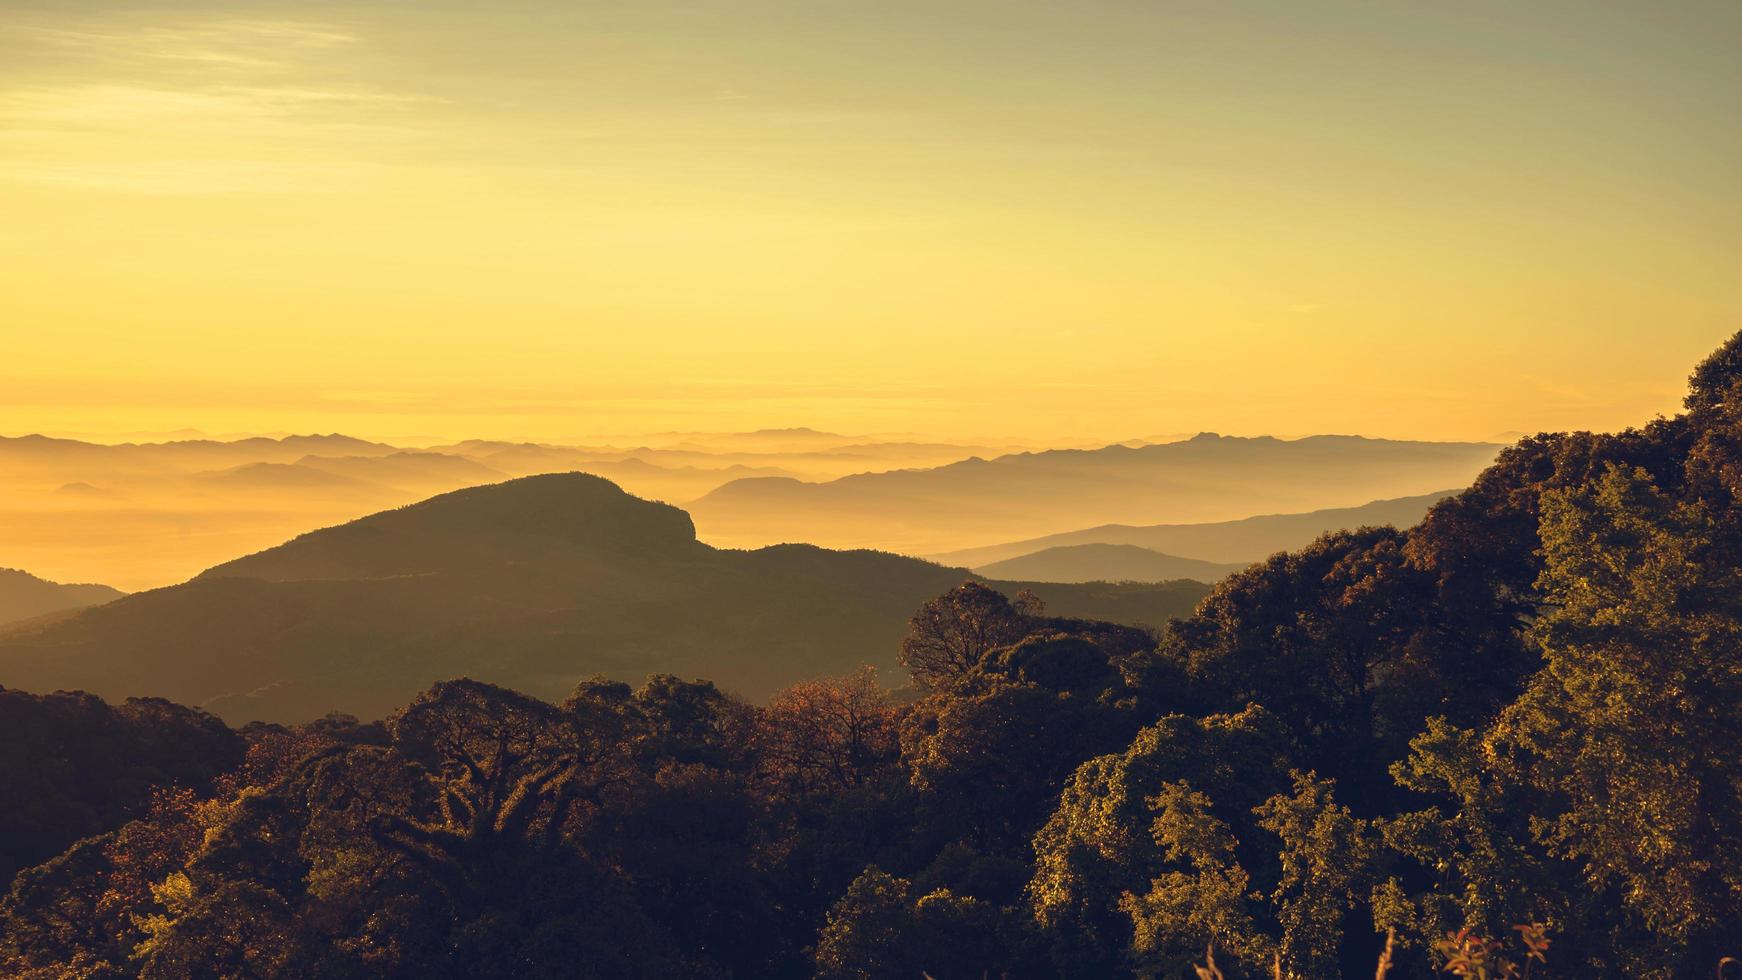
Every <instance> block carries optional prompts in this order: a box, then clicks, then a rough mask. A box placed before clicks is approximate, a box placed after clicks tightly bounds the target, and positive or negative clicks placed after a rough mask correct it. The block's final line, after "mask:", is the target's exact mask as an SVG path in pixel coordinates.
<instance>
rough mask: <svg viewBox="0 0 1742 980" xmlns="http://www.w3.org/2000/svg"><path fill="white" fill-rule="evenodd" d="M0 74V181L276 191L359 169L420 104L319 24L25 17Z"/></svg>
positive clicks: (350, 38) (140, 189)
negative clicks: (366, 69) (118, 24)
mask: <svg viewBox="0 0 1742 980" xmlns="http://www.w3.org/2000/svg"><path fill="white" fill-rule="evenodd" d="M20 37H21V38H22V39H23V42H24V44H25V46H26V47H25V51H24V52H23V53H24V55H26V57H22V58H19V59H17V60H16V61H15V64H17V65H19V66H20V67H17V68H15V69H14V70H12V71H10V72H5V73H0V150H3V151H4V152H3V153H0V157H3V159H0V180H11V181H18V182H26V183H33V184H48V185H55V186H61V187H75V188H87V189H102V190H108V191H125V192H135V193H143V194H178V195H179V194H191V195H212V194H235V193H247V192H250V191H255V192H274V191H278V190H285V189H292V188H297V187H307V186H309V185H310V184H311V182H314V181H322V182H328V181H333V180H334V179H336V178H337V179H339V180H340V181H341V183H342V180H343V177H344V175H345V174H347V173H351V174H361V173H364V172H366V171H368V170H369V169H370V168H369V166H368V165H369V164H370V163H371V161H372V160H373V159H374V158H375V157H378V156H380V155H381V154H383V153H385V152H387V151H390V150H391V149H392V147H393V146H395V145H397V144H398V143H400V142H403V141H404V139H405V138H407V137H408V136H409V135H410V134H411V133H412V131H413V130H412V127H411V126H410V125H409V123H408V120H407V118H405V117H406V112H405V110H408V109H410V108H412V107H414V106H416V105H418V104H420V103H425V102H430V101H433V100H430V99H428V98H425V97H421V96H415V95H410V94H406V93H402V92H395V91H389V90H387V89H384V88H382V87H380V86H378V85H375V84H372V83H370V82H368V81H366V80H364V79H362V78H360V77H358V75H357V72H356V68H357V65H358V62H359V59H360V58H362V57H364V56H365V54H366V45H364V43H363V39H362V38H361V36H360V35H358V34H357V33H356V32H354V31H352V30H351V29H349V28H347V27H344V26H341V25H336V24H331V23H324V22H301V21H289V20H219V21H212V22H204V23H188V24H177V25H168V26H147V27H143V28H140V29H138V30H129V31H125V32H119V31H99V30H90V29H84V28H79V27H60V26H40V25H38V26H34V27H29V28H26V29H25V30H24V31H22V32H21V34H20Z"/></svg>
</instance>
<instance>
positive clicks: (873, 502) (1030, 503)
mask: <svg viewBox="0 0 1742 980" xmlns="http://www.w3.org/2000/svg"><path fill="white" fill-rule="evenodd" d="M1500 448H1501V447H1500V446H1498V445H1492V444H1488V443H1438V442H1399V441H1393V440H1385V439H1364V438H1359V437H1354V436H1312V437H1309V438H1305V439H1296V440H1281V439H1273V438H1268V437H1261V438H1252V439H1247V438H1234V437H1227V436H1218V435H1213V434H1204V435H1200V436H1196V437H1194V438H1192V439H1188V440H1185V441H1183V442H1175V443H1163V444H1158V445H1144V446H1137V447H1130V446H1124V445H1116V446H1106V447H1103V448H1100V449H1095V450H1052V451H1047V452H1038V453H1016V454H1010V455H1005V456H1000V457H997V458H994V459H980V458H974V459H968V460H963V461H960V462H956V463H951V464H948V465H945V466H938V467H933V468H929V469H918V470H892V471H888V472H881V473H866V474H860V475H854V476H847V477H842V478H840V479H836V480H831V481H828V482H823V483H807V482H803V481H799V480H792V479H751V480H737V481H734V482H732V483H728V484H726V485H724V486H722V487H720V488H719V489H717V490H714V491H713V492H712V493H709V494H708V495H707V496H705V497H702V498H701V499H700V500H697V501H695V502H694V503H693V504H691V505H690V511H691V513H692V514H694V515H695V518H696V522H697V525H698V526H699V528H700V530H701V534H702V537H703V539H704V540H707V541H709V542H711V543H714V544H717V545H722V546H735V547H749V546H755V545H761V544H767V543H771V542H775V541H788V540H801V541H811V542H814V543H817V544H822V545H827V546H830V547H855V546H862V545H867V544H870V543H875V544H876V546H878V547H882V548H888V549H893V550H898V551H904V552H907V553H910V554H925V553H937V552H941V551H946V550H949V549H956V548H962V547H966V546H969V545H971V544H974V543H978V542H984V541H987V540H994V541H996V540H999V539H1001V538H1003V539H1011V538H1026V537H1031V536H1033V535H1034V533H1035V532H1036V531H1037V530H1046V529H1053V530H1057V531H1062V530H1065V529H1069V528H1072V527H1081V526H1082V525H1083V524H1084V523H1085V522H1109V523H1122V524H1126V523H1142V524H1152V523H1157V522H1161V521H1167V522H1170V523H1178V522H1204V521H1224V520H1236V519H1239V518H1244V517H1247V516H1249V515H1251V514H1255V513H1256V514H1263V513H1293V512H1302V511H1309V510H1314V509H1318V508H1325V507H1337V506H1345V505H1346V504H1347V502H1348V501H1350V500H1374V499H1380V498H1390V497H1399V496H1405V495H1416V494H1423V493H1427V492H1430V491H1437V490H1439V489H1441V488H1443V487H1455V486H1464V485H1466V484H1467V483H1468V482H1469V481H1470V480H1472V479H1473V478H1474V477H1475V475H1476V474H1477V473H1478V472H1480V471H1481V470H1482V469H1483V468H1484V467H1485V466H1487V465H1488V464H1489V463H1490V462H1492V460H1493V458H1494V456H1495V454H1496V453H1497V452H1498V451H1499V450H1500ZM1059 543H1066V542H1059ZM1068 543H1088V542H1081V541H1077V542H1068ZM1107 543H1132V544H1143V545H1144V546H1145V547H1149V546H1151V545H1148V544H1145V543H1143V542H1136V541H1131V542H1107ZM1031 550H1032V549H1031ZM1159 550H1163V551H1166V552H1168V553H1170V554H1183V555H1188V556H1190V557H1194V558H1200V559H1204V560H1211V561H1214V560H1222V561H1228V560H1245V559H1246V558H1247V557H1248V555H1247V554H1245V553H1242V554H1240V555H1238V556H1237V558H1224V557H1221V556H1212V555H1207V554H1202V553H1194V552H1191V551H1186V550H1182V549H1177V548H1171V547H1161V548H1160V549H1159ZM1001 557H1014V555H1004V556H1001ZM994 560H997V559H994Z"/></svg>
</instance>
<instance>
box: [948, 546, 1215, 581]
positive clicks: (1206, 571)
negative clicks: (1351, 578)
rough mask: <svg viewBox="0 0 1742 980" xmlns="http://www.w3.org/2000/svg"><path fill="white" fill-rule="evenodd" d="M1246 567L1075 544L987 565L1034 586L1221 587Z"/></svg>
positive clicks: (982, 570)
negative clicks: (1179, 583)
mask: <svg viewBox="0 0 1742 980" xmlns="http://www.w3.org/2000/svg"><path fill="white" fill-rule="evenodd" d="M1245 567H1246V565H1245V564H1243V563H1241V564H1225V565H1224V564H1217V563H1216V562H1210V561H1199V560H1198V559H1196V558H1179V557H1176V556H1174V555H1170V554H1167V553H1165V552H1161V551H1155V550H1153V549H1151V548H1142V547H1139V546H1137V545H1134V544H1073V545H1064V546H1062V547H1058V548H1043V549H1041V550H1040V551H1036V552H1033V553H1032V554H1027V555H1018V556H1017V557H1015V558H1006V559H1005V560H1003V561H996V562H992V563H991V564H989V565H981V566H979V567H978V568H975V569H974V571H975V572H977V573H979V574H981V575H985V576H987V577H989V578H1013V579H1024V580H1026V581H1031V582H1171V581H1174V580H1175V579H1182V578H1189V579H1193V580H1194V581H1198V582H1218V581H1220V580H1222V579H1224V578H1226V577H1227V576H1229V575H1232V574H1234V573H1235V572H1238V571H1239V570H1241V569H1242V568H1245Z"/></svg>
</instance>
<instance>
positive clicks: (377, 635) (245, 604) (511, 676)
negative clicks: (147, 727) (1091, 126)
mask: <svg viewBox="0 0 1742 980" xmlns="http://www.w3.org/2000/svg"><path fill="white" fill-rule="evenodd" d="M966 574H967V573H966V572H964V571H962V570H960V569H952V568H945V567H943V566H940V565H935V564H932V563H930V562H925V561H921V560H918V559H913V558H906V557H901V556H897V555H891V554H882V553H877V552H869V551H856V552H836V551H826V550H824V549H821V548H816V547H811V546H808V545H784V546H779V547H773V548H765V549H762V550H758V551H723V550H719V549H715V548H712V547H710V546H708V545H705V544H702V543H700V542H698V541H697V540H696V538H695V531H694V526H693V525H692V524H691V522H690V519H689V516H688V515H687V514H685V513H684V512H683V511H681V510H678V509H677V508H675V507H670V506H666V505H664V504H656V503H650V502H647V501H644V500H640V499H637V498H635V497H631V496H629V495H628V494H626V493H624V492H623V491H622V490H620V489H619V488H618V487H616V486H615V485H614V484H612V483H610V482H608V481H606V480H603V479H600V478H598V477H593V476H588V475H584V474H578V473H575V474H553V475H547V476H538V477H528V478H524V479H519V480H512V481H509V482H507V483H500V484H495V485H491V486H485V487H477V488H472V489H468V490H460V491H455V492H453V493H448V494H443V495H442V496H439V497H435V498H432V499H430V500H426V501H424V502H422V503H419V504H415V505H412V506H409V507H404V508H400V509H398V510H391V511H385V512H382V513H379V514H374V515H372V516H369V517H366V518H363V519H361V520H357V521H352V522H351V523H349V524H345V525H341V526H339V527H333V528H328V529H326V530H322V531H315V532H312V533H310V534H305V535H302V536H301V537H298V538H296V539H294V540H292V541H290V542H287V543H286V544H283V545H281V546H279V547H276V548H272V549H269V550H267V551H263V552H260V553H258V554H254V555H250V556H247V557H244V558H239V559H236V560H234V561H231V562H228V563H225V564H223V565H219V566H217V567H216V568H212V569H210V570H208V571H207V572H205V573H203V574H202V575H200V576H199V577H197V578H196V579H194V580H193V581H190V582H188V583H186V584H183V585H179V586H174V587H171V588H166V589H158V590H155V591H151V592H145V593H140V594H137V595H134V596H130V597H128V598H127V599H125V600H122V601H120V602H117V603H112V604H110V605H107V606H103V607H100V608H98V609H95V610H91V611H90V612H89V613H87V614H80V615H77V616H74V617H71V618H70V619H67V620H65V621H62V622H58V623H54V624H50V625H47V626H44V627H43V628H41V629H36V630H30V631H25V632H19V633H15V634H13V635H10V636H7V637H4V638H0V684H5V685H6V686H9V687H18V688H23V689H26V690H52V689H55V688H79V689H83V690H89V691H93V692H95V693H98V694H101V695H103V696H105V697H111V698H118V697H124V696H129V695H139V694H146V695H153V696H163V697H169V698H172V699H175V700H177V701H181V702H183V703H188V704H196V705H200V706H204V707H207V708H209V709H210V710H212V711H214V712H216V713H218V714H219V715H221V716H223V717H226V718H228V719H232V720H247V719H256V718H258V719H302V718H308V717H314V716H317V715H320V714H323V713H325V712H327V711H329V710H344V711H350V712H354V713H356V714H359V715H363V716H372V715H377V714H379V713H381V712H385V711H387V710H389V709H390V708H392V707H393V706H394V705H396V704H398V703H400V702H403V701H404V700H405V699H406V698H407V697H409V696H410V695H411V694H413V693H415V692H416V691H418V690H419V689H421V688H423V687H425V686H427V685H428V684H429V683H430V682H432V681H433V680H435V679H437V678H442V677H451V676H457V675H467V676H473V677H478V678H480V679H485V680H490V681H493V682H499V683H505V684H512V685H514V686H516V687H518V688H521V689H523V690H527V691H530V692H534V693H538V694H541V695H545V696H549V697H560V696H561V695H562V694H564V693H566V692H567V691H568V690H569V689H570V688H572V687H573V686H574V684H575V683H576V682H577V681H578V680H580V679H582V678H585V677H588V676H591V675H593V674H595V673H605V674H608V675H612V676H618V677H626V678H640V677H641V676H643V675H645V674H647V673H649V672H653V671H669V672H673V673H678V674H684V675H700V676H707V677H710V678H714V679H716V680H718V681H720V682H721V683H722V685H723V686H725V687H727V688H730V689H734V690H737V691H740V692H742V693H745V694H747V695H750V696H754V697H760V696H762V695H765V694H767V693H769V692H771V691H773V690H775V689H777V688H779V687H782V686H784V685H787V684H790V683H792V682H794V681H797V680H801V679H804V678H809V677H816V676H823V675H829V674H838V673H841V672H843V671H846V670H850V669H852V668H854V667H855V666H857V665H858V664H860V663H871V664H875V665H879V666H881V667H884V668H893V666H894V654H895V650H896V645H897V641H898V640H899V638H900V636H901V634H902V632H903V630H904V629H905V626H906V622H907V619H908V617H909V616H911V615H912V614H913V612H914V610H915V609H916V608H917V607H918V606H919V604H920V603H921V602H923V601H924V600H925V599H927V598H929V597H931V596H934V595H937V594H938V593H940V592H942V591H945V590H947V589H949V588H950V587H952V586H954V585H956V584H958V583H959V582H960V581H961V580H962V579H963V578H964V577H965V576H966ZM999 587H1000V588H1002V589H1004V590H1005V591H1008V592H1012V593H1013V592H1015V591H1016V590H1018V589H1020V588H1021V587H1022V584H1021V583H999ZM1035 591H1037V592H1038V593H1039V594H1040V596H1041V597H1042V598H1043V599H1045V600H1047V601H1048V602H1049V604H1050V606H1051V609H1052V611H1053V612H1054V613H1056V614H1060V615H1067V616H1086V617H1094V618H1102V619H1111V620H1115V621H1121V622H1126V623H1148V624H1155V625H1159V624H1161V623H1163V622H1164V621H1165V620H1167V619H1168V618H1169V617H1171V616H1174V615H1183V614H1184V613H1186V612H1188V611H1189V610H1190V609H1191V608H1192V607H1193V606H1194V605H1195V604H1196V603H1197V601H1198V599H1200V598H1201V597H1202V596H1203V595H1204V594H1205V592H1206V591H1207V590H1206V588H1205V587H1204V586H1203V585H1201V584H1198V583H1195V582H1177V583H1168V584H1163V585H1136V586H1133V585H1127V586H1106V585H1099V586H1081V585H1057V584H1050V585H1037V586H1035Z"/></svg>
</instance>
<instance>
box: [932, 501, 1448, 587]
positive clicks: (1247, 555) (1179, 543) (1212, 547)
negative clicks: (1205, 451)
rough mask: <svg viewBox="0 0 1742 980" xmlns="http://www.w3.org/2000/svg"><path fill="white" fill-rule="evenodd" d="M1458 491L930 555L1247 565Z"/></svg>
mask: <svg viewBox="0 0 1742 980" xmlns="http://www.w3.org/2000/svg"><path fill="white" fill-rule="evenodd" d="M1452 494H1453V491H1450V490H1442V491H1440V492H1439V493H1429V494H1423V495H1421V496H1418V497H1399V498H1396V499H1393V500H1375V501H1373V502H1372V503H1369V504H1362V505H1361V506H1359V507H1332V508H1328V509H1326V510H1315V511H1311V512H1310V513H1305V514H1266V515H1263V516H1261V517H1248V518H1245V519H1244V520H1238V521H1217V522H1214V523H1209V524H1152V525H1149V526H1146V527H1133V526H1131V525H1128V524H1103V525H1102V526H1100V527H1091V528H1085V529H1083V530H1081V531H1066V532H1065V533H1063V534H1049V535H1046V536H1045V537H1040V538H1030V539H1028V540H1026V541H1012V542H1010V543H1008V544H994V545H987V546H985V547H982V548H963V549H962V550H960V551H947V552H943V553H941V554H935V555H928V556H927V557H928V558H930V559H931V560H933V561H936V562H941V563H943V564H945V565H961V566H964V567H967V568H983V567H985V566H988V565H991V564H993V563H996V562H1002V561H1007V560H1009V559H1011V558H1018V557H1021V556H1023V555H1030V554H1034V553H1035V552H1037V551H1043V550H1045V549H1047V548H1059V547H1065V546H1071V545H1081V544H1125V545H1136V546H1138V547H1140V548H1149V549H1151V550H1154V551H1163V552H1166V553H1168V554H1173V555H1190V556H1191V557H1193V558H1196V559H1199V560H1201V561H1211V562H1227V563H1233V564H1237V565H1244V564H1250V563H1252V562H1255V561H1259V560H1262V559H1264V558H1266V557H1268V556H1270V555H1273V554H1275V553H1277V552H1279V551H1292V550H1294V549H1296V548H1303V547H1305V546H1306V545H1308V544H1310V543H1311V542H1312V541H1313V539H1315V538H1317V537H1318V536H1319V535H1321V534H1324V533H1325V532H1327V531H1342V530H1348V529H1351V528H1357V527H1381V526H1385V525H1390V526H1391V527H1397V528H1408V527H1413V526H1414V525H1415V524H1417V523H1418V522H1420V521H1421V519H1422V518H1423V517H1424V516H1426V514H1427V512H1428V508H1429V507H1432V506H1433V505H1434V504H1436V503H1438V502H1439V501H1441V500H1444V499H1445V498H1447V497H1449V496H1452Z"/></svg>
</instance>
